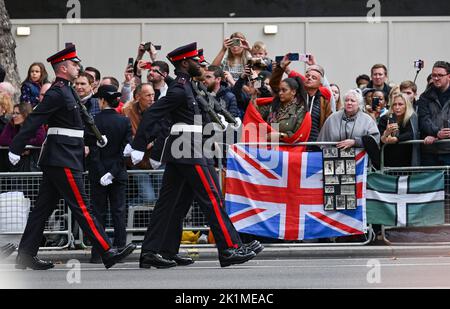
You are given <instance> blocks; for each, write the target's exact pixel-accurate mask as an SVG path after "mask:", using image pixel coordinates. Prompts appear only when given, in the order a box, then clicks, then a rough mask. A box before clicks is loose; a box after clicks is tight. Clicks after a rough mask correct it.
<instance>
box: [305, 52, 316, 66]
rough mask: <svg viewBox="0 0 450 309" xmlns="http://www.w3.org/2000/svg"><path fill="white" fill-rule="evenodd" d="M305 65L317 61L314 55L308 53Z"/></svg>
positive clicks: (314, 63) (313, 63)
mask: <svg viewBox="0 0 450 309" xmlns="http://www.w3.org/2000/svg"><path fill="white" fill-rule="evenodd" d="M306 64H307V65H316V64H317V61H316V57H314V55H313V54H309V58H308V61H306Z"/></svg>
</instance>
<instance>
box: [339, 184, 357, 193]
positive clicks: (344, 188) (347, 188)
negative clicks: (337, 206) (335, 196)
mask: <svg viewBox="0 0 450 309" xmlns="http://www.w3.org/2000/svg"><path fill="white" fill-rule="evenodd" d="M355 193H356V188H355V185H342V186H341V194H343V195H355Z"/></svg>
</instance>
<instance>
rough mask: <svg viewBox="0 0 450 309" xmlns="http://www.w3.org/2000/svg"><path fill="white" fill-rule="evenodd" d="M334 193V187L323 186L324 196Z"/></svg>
mask: <svg viewBox="0 0 450 309" xmlns="http://www.w3.org/2000/svg"><path fill="white" fill-rule="evenodd" d="M334 192H335V191H334V186H325V194H333V193H334Z"/></svg>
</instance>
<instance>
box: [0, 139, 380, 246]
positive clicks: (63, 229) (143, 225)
mask: <svg viewBox="0 0 450 309" xmlns="http://www.w3.org/2000/svg"><path fill="white" fill-rule="evenodd" d="M247 145H258V146H264V145H267V146H325V145H336V143H335V142H323V143H299V144H295V145H292V144H282V143H281V144H274V143H265V144H264V143H258V144H256V143H248V144H247ZM219 171H220V172H223V171H224V169H223V168H222V166H221V162H220V160H219ZM162 174H163V171H162V170H157V171H155V170H129V171H128V175H129V182H128V185H127V191H126V201H127V217H126V220H127V238H128V239H127V241H128V242H130V241H141V240H142V239H143V237H144V234H145V232H146V230H147V227H148V225H149V222H150V217H151V213H152V211H153V208H154V205H155V202H156V200H157V198H158V195H159V188H160V187H161V182H162ZM219 176H220V175H219ZM41 179H42V173H40V172H36V173H0V192H12V191H19V192H24V195H25V197H26V198H29V199H30V203H31V209H32V207H33V205H34V203H35V201H36V198H37V194H38V189H39V185H40V181H41ZM219 179H222V177H219ZM85 184H86V193H87V195H88V197H89V196H90V183H89V178H88V175H87V173H86V174H85ZM150 187H153V192H152V191H148V189H149V188H150ZM144 189H145V190H144ZM108 213H109V212H108ZM105 227H106V230H107V232H111V231H112V229H111V228H112V220H111V216H110V215H109V216H108V217H107V218H106V221H105ZM184 229H185V230H195V231H208V230H209V227H208V224H207V222H206V220H205V218H204V216H203V214H202V212H201V211H200V208H199V206H198V205H197V204H196V203H195V202H194V203H193V205H192V207H191V209H190V211H189V213H188V215H187V216H186V218H185V221H184ZM0 234H2V233H1V232H0ZM3 234H4V233H3ZM364 237H365V240H364V241H363V242H342V243H333V242H328V243H311V242H308V243H306V242H303V243H301V242H298V243H292V242H289V243H286V244H282V243H281V244H280V243H277V244H276V246H278V245H279V246H283V245H288V246H343V245H346V246H348V245H352V246H359V245H365V244H368V243H370V242H371V241H372V240H373V238H374V233H373V231H372V228H371V226H368V227H367V234H366V235H365V236H364ZM74 245H79V246H81V247H86V246H88V245H89V243H88V242H87V241H86V240H85V239H84V237H83V233H82V232H81V230H80V229H79V227H78V226H77V224H76V221H73V220H72V216H71V213H70V210H69V209H68V207H67V206H66V205H65V202H64V201H63V200H60V202H59V204H58V207H57V208H56V209H55V211H54V212H53V213H52V216H51V217H50V219H49V220H48V222H47V224H46V229H45V239H44V240H43V246H42V248H41V249H64V248H68V247H73V246H74Z"/></svg>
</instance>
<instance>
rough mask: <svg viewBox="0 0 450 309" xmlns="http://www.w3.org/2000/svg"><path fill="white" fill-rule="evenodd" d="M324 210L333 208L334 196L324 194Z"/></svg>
mask: <svg viewBox="0 0 450 309" xmlns="http://www.w3.org/2000/svg"><path fill="white" fill-rule="evenodd" d="M324 209H325V210H334V196H333V195H326V196H325V208H324Z"/></svg>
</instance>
